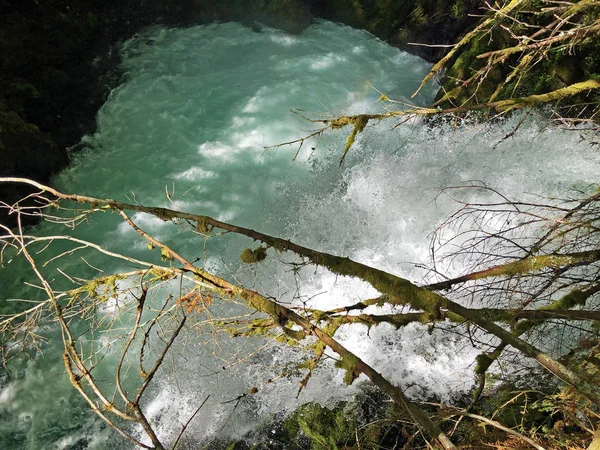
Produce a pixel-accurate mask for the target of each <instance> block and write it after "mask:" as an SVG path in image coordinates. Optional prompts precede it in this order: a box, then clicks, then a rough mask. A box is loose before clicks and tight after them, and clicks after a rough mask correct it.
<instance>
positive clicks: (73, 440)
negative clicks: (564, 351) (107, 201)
mask: <svg viewBox="0 0 600 450" xmlns="http://www.w3.org/2000/svg"><path fill="white" fill-rule="evenodd" d="M122 51H123V54H124V62H123V65H124V72H125V75H124V79H123V82H122V84H121V85H120V86H119V87H118V88H116V89H115V90H114V91H113V92H112V93H111V95H110V98H109V99H108V101H107V102H106V104H105V105H104V106H103V107H102V109H101V110H100V111H99V113H98V131H97V133H96V134H94V135H93V136H86V137H85V138H84V139H83V142H84V144H85V146H86V147H87V150H86V151H84V152H83V153H81V154H79V155H77V157H76V163H75V164H73V165H72V166H71V167H69V168H68V169H66V170H65V171H63V172H62V173H61V174H60V175H58V176H57V177H56V180H55V185H56V187H57V188H58V189H60V190H62V191H63V192H80V193H85V194H87V195H92V196H98V197H109V198H116V199H121V200H125V201H131V202H138V203H141V204H145V205H157V206H166V207H172V208H180V209H181V210H184V211H188V212H194V213H201V214H206V215H210V216H213V217H215V218H217V219H219V220H226V221H229V222H232V223H235V224H239V225H243V226H246V227H249V228H255V229H259V230H261V231H264V232H267V233H272V234H275V235H278V236H283V237H289V238H291V239H292V240H294V241H296V242H299V243H302V244H305V245H308V246H312V247H314V248H317V249H320V250H325V251H331V252H335V253H336V254H341V255H345V256H349V257H351V258H353V259H357V260H360V261H361V262H365V263H368V264H371V265H375V266H377V267H381V268H383V269H385V270H388V271H390V272H394V273H397V274H400V275H402V276H405V277H408V278H410V279H413V280H415V281H419V280H420V279H421V277H422V272H421V271H420V270H419V269H418V268H417V267H416V264H423V263H425V262H427V259H428V252H429V234H430V233H431V231H432V230H434V229H435V226H436V225H437V224H438V223H439V222H440V221H441V219H442V218H443V217H444V216H445V215H447V214H448V213H449V212H450V211H452V209H453V208H455V207H456V205H453V204H452V203H451V202H449V201H448V200H447V199H438V200H437V201H435V200H434V199H435V198H436V194H437V188H439V187H441V186H449V185H457V184H463V183H467V182H469V181H471V180H481V181H484V182H486V183H488V184H490V185H492V186H494V187H497V188H498V189H501V190H502V191H503V192H505V193H507V194H509V195H519V196H522V195H523V193H526V194H525V197H526V196H527V195H528V194H527V193H529V194H541V195H557V194H560V193H564V192H568V191H569V190H570V189H578V188H586V187H587V186H588V185H590V184H592V183H598V182H599V181H600V175H599V174H600V170H599V169H600V157H599V156H598V152H597V151H594V150H593V149H590V148H589V147H588V146H586V144H585V143H578V142H577V141H576V140H575V139H574V136H573V134H572V133H571V132H566V131H561V130H559V129H557V128H554V127H553V126H552V124H549V123H546V122H544V121H542V120H540V119H537V118H533V119H530V120H528V121H527V122H526V123H525V124H524V125H523V126H522V127H521V129H520V130H519V132H518V133H517V134H516V136H515V137H514V138H510V139H507V140H506V141H503V142H502V143H500V144H498V143H499V142H500V141H501V140H502V138H503V137H504V136H506V135H507V134H508V133H509V132H510V131H511V130H512V129H513V128H514V127H515V126H516V125H517V123H518V122H519V118H514V119H510V120H509V121H507V122H506V123H504V124H502V125H498V124H494V125H469V126H465V127H461V128H458V129H454V128H453V127H452V126H450V125H438V126H431V125H424V124H423V123H422V122H421V121H419V120H412V121H410V122H408V123H406V124H404V125H402V126H400V127H398V128H394V129H393V126H394V125H395V123H393V122H392V123H385V122H384V123H380V124H369V126H367V128H366V130H365V131H364V133H363V134H361V135H360V136H359V137H358V139H357V142H356V144H355V146H354V147H353V148H352V150H351V151H350V153H349V155H348V158H347V159H346V161H345V163H344V166H343V167H342V168H340V167H339V158H340V156H341V154H342V151H343V147H344V142H345V139H346V136H347V133H348V132H349V130H339V131H336V132H331V133H328V134H326V135H325V136H323V137H322V138H320V139H317V140H313V141H311V142H307V143H305V144H304V145H303V147H302V149H301V151H300V153H299V154H298V156H297V158H295V159H294V156H295V154H296V151H297V146H282V147H278V148H268V147H269V146H272V145H276V144H279V143H282V142H287V141H290V140H293V139H295V138H298V137H302V136H304V135H306V134H309V133H310V131H311V130H312V129H314V125H313V124H309V123H307V122H306V121H304V120H303V119H301V118H299V117H298V116H296V115H293V114H291V113H290V109H291V108H300V109H303V110H306V111H310V112H314V113H319V114H325V115H327V114H331V113H336V114H339V113H347V114H349V113H358V112H367V111H380V110H381V108H382V105H381V103H380V102H377V99H378V97H379V95H380V94H379V92H377V91H376V90H375V89H374V88H373V87H375V88H376V89H377V90H379V91H381V92H384V93H385V94H386V95H388V96H389V97H390V98H393V99H395V100H398V101H402V102H408V101H409V98H410V94H411V93H412V92H414V90H415V89H416V87H418V85H419V83H420V80H421V79H422V77H423V76H424V75H425V74H426V73H427V70H428V67H429V66H428V65H427V64H426V63H425V62H423V61H422V60H420V59H419V58H416V57H414V56H411V55H408V54H406V53H403V52H401V51H399V50H398V49H395V48H391V47H389V46H387V45H386V44H385V43H383V42H381V41H379V40H377V39H375V38H374V37H372V36H371V35H369V34H368V33H366V32H363V31H359V30H353V29H351V28H348V27H344V26H340V25H336V24H332V23H317V24H314V25H313V26H311V27H309V28H308V29H307V30H305V31H304V32H303V33H302V34H300V35H298V36H288V35H285V34H283V33H281V32H279V31H277V30H271V29H265V30H264V31H263V32H261V33H254V32H252V31H251V30H250V29H249V28H246V27H243V26H241V25H239V24H234V23H226V24H214V25H209V26H201V27H190V28H185V29H164V28H154V29H150V30H147V31H145V32H143V33H140V34H139V35H138V36H136V37H134V38H133V39H132V40H130V41H128V42H127V43H125V45H124V46H123V49H122ZM434 94H435V86H431V87H429V88H428V89H426V90H425V91H424V92H423V93H422V95H421V96H420V97H419V98H417V99H415V101H416V102H417V104H422V105H425V104H428V103H429V102H430V101H431V99H432V98H433V96H434ZM496 144H498V145H496ZM133 219H134V220H135V221H136V223H137V224H138V225H140V226H141V227H142V228H144V229H145V230H146V231H148V232H151V233H152V234H153V235H154V236H155V237H156V238H158V239H159V240H162V241H164V242H165V243H167V244H168V245H171V246H173V248H177V249H179V250H180V251H181V252H182V253H183V254H184V255H185V256H186V257H188V258H190V259H192V260H194V259H199V260H200V261H201V263H202V264H203V265H204V266H205V267H207V268H210V269H212V270H215V271H216V272H218V273H220V274H222V275H223V276H226V277H228V278H230V279H235V280H241V281H243V282H245V283H246V284H247V285H249V287H251V288H253V289H257V290H260V291H261V292H263V293H265V294H268V295H272V296H274V297H277V298H278V299H280V300H281V301H295V302H298V301H300V300H302V301H306V302H309V303H310V304H313V305H315V306H320V307H324V306H328V307H333V306H340V305H343V304H348V303H354V302H356V301H357V300H360V299H365V298H370V297H372V296H374V295H376V293H375V292H374V291H373V290H372V289H371V288H369V287H368V286H366V285H365V284H364V283H359V282H356V281H353V280H347V279H340V278H337V277H335V276H333V275H331V274H329V273H327V272H326V271H322V270H314V269H312V268H309V269H306V270H303V271H301V272H300V273H296V272H294V271H292V270H291V269H290V267H289V266H286V265H282V264H281V262H289V261H292V258H291V257H287V256H286V255H281V256H275V257H270V258H268V260H267V261H266V262H264V263H262V264H259V265H258V266H252V267H241V264H240V263H239V254H240V251H241V250H242V249H243V248H245V247H248V246H251V245H252V243H251V242H249V240H246V239H242V238H235V237H230V236H224V237H222V238H219V239H213V240H209V241H208V242H206V243H205V242H204V241H203V240H201V239H199V238H198V236H197V235H195V234H192V233H189V232H187V231H185V230H183V229H182V228H177V227H172V226H169V225H168V224H166V223H164V222H162V221H160V220H158V219H156V218H153V217H150V216H147V215H144V214H135V215H134V216H133ZM36 232H39V233H45V234H53V233H56V234H58V233H61V234H62V233H66V230H64V229H62V228H61V227H60V226H58V225H41V226H39V227H37V228H36ZM74 233H75V234H76V235H77V236H78V237H80V238H82V239H88V240H90V241H93V242H95V243H98V244H101V245H102V246H104V247H105V248H108V249H109V250H113V251H120V252H127V253H128V254H131V255H132V256H134V257H136V258H143V259H146V260H153V261H155V262H160V256H159V255H158V254H157V252H154V253H152V252H149V251H148V249H147V248H146V243H145V242H144V241H143V240H141V239H139V238H138V236H137V235H136V234H135V233H134V232H133V231H132V230H130V229H129V228H128V226H127V225H126V224H123V223H121V220H120V218H119V217H118V216H116V215H110V214H104V215H100V216H98V217H94V218H93V219H92V220H91V221H90V222H89V223H85V224H83V225H82V226H80V227H79V228H78V229H77V230H76V231H75V232H74ZM55 251H58V250H55ZM84 255H85V260H86V262H88V263H89V265H87V264H83V263H82V260H81V259H80V258H79V255H76V256H74V257H71V258H68V259H63V260H62V261H61V263H60V268H61V269H62V270H63V271H65V272H66V273H68V274H69V275H70V276H74V275H77V276H82V277H86V276H92V275H94V270H93V269H92V268H91V266H94V267H102V268H103V269H104V270H107V271H108V270H110V271H123V270H125V269H126V266H125V265H123V264H122V263H116V262H114V261H111V260H108V259H107V258H105V257H103V256H101V255H98V254H95V253H94V252H86V253H84ZM55 269H56V267H52V266H50V267H49V268H47V273H48V274H49V276H52V277H55V278H56V279H57V282H59V281H58V280H59V279H61V278H62V277H61V276H60V275H59V274H57V273H56V272H55ZM456 270H458V271H459V270H460V268H457V269H456ZM27 273H28V272H27V268H26V266H25V265H19V263H14V264H11V265H10V266H8V267H7V268H6V269H3V271H2V272H0V277H2V285H1V286H2V287H1V288H0V289H2V291H0V294H1V295H0V302H2V301H3V300H4V299H5V298H9V299H14V298H40V294H39V293H36V292H35V291H33V290H31V289H28V288H26V287H23V281H24V280H25V279H27V278H28V276H29V275H27ZM60 282H64V281H60ZM171 289H176V286H171ZM12 304H13V303H10V304H8V307H9V308H10V307H12ZM4 307H5V308H6V307H7V306H6V305H4ZM223 308H225V309H226V308H228V307H223ZM215 311H216V312H226V311H224V310H223V309H218V308H217V309H216V310H215ZM99 314H118V308H116V309H115V310H111V311H101V312H99ZM123 321H124V322H127V319H126V318H125V319H123ZM44 333H46V334H49V335H52V334H53V333H55V330H53V329H52V327H48V329H46V330H44ZM339 337H340V339H342V340H343V341H344V342H346V343H347V344H348V345H349V346H351V348H352V349H354V350H355V351H356V352H357V353H358V354H359V355H361V356H363V357H364V358H365V359H366V360H367V361H368V362H370V363H372V364H373V365H374V366H375V367H376V368H377V369H378V370H380V371H381V372H383V373H384V375H386V376H388V377H389V378H390V379H391V380H392V381H394V382H395V383H398V384H400V385H403V386H409V385H414V383H418V385H419V386H421V388H422V389H421V388H419V387H418V386H413V387H411V388H410V389H409V393H411V394H412V395H421V394H422V393H423V392H426V393H437V394H439V395H441V396H442V397H444V396H446V397H447V396H449V395H450V393H452V392H454V393H457V392H464V391H466V390H468V389H469V388H470V386H471V385H472V382H473V374H472V369H469V367H470V366H471V364H472V362H473V358H474V356H475V355H476V354H477V353H478V352H477V351H476V350H474V349H473V350H464V349H463V347H464V343H462V342H461V341H460V340H459V339H458V338H452V337H449V336H446V335H437V334H436V333H434V334H433V335H432V336H430V335H428V334H427V333H426V330H424V329H422V328H421V327H419V326H416V325H415V326H411V327H407V328H406V329H405V330H404V331H403V332H402V333H390V330H389V329H388V328H387V327H385V326H381V327H378V328H375V329H372V330H371V331H370V333H369V334H368V335H367V332H366V329H356V328H354V329H352V330H351V329H346V328H344V329H342V330H340V332H339ZM206 340H208V338H207V337H206V336H200V337H199V338H198V339H197V340H195V339H191V338H188V339H187V340H186V342H185V344H183V343H182V344H181V346H180V347H177V348H176V352H175V353H176V354H177V355H178V356H177V357H176V358H175V359H174V362H173V364H172V365H170V366H169V367H170V368H169V370H165V371H164V372H161V374H160V377H158V379H157V381H156V382H155V383H154V385H153V388H152V391H151V392H150V393H149V394H148V400H147V403H146V404H145V408H146V410H147V412H148V415H149V416H150V417H151V419H152V421H153V423H154V424H155V427H156V429H157V430H158V433H159V435H160V436H161V438H163V439H165V441H166V442H169V441H171V442H172V441H173V439H174V438H175V437H176V436H177V433H178V428H177V427H175V426H174V424H176V423H185V421H186V420H187V419H188V418H189V417H190V415H191V414H192V413H193V411H194V410H195V408H196V407H197V406H198V405H199V403H200V402H201V401H202V400H203V399H204V398H205V397H206V396H207V395H208V394H211V401H210V402H209V404H208V405H207V406H206V408H204V409H203V410H202V417H201V418H199V419H198V420H195V421H194V422H192V423H191V424H190V428H189V432H188V434H187V435H186V436H187V438H186V439H187V440H186V442H185V444H186V445H188V446H189V447H190V448H193V446H194V445H195V444H197V443H198V442H202V441H204V440H205V439H206V438H207V437H210V436H213V435H215V434H216V433H221V434H223V435H227V436H232V435H239V434H241V433H243V432H245V431H247V430H250V429H252V428H253V427H255V426H256V424H257V423H259V422H260V421H261V420H262V419H264V418H265V417H268V415H269V414H275V413H279V412H284V411H288V410H290V409H291V408H293V407H294V406H295V405H297V404H299V403H301V402H305V401H310V400H315V399H316V400H319V401H323V402H331V401H335V400H336V399H338V398H343V397H345V396H348V395H351V394H352V392H354V391H353V389H355V388H354V387H352V388H346V387H345V386H343V384H342V382H341V378H342V375H341V374H339V373H338V372H337V371H336V370H334V369H333V368H331V367H325V368H323V369H322V370H321V371H318V372H317V373H316V374H315V376H314V377H313V379H312V380H311V383H310V384H309V387H308V388H307V389H306V390H305V391H304V392H303V393H302V395H301V396H300V398H299V399H295V395H296V391H297V386H298V385H297V383H298V381H299V380H300V379H301V378H302V377H295V378H294V377H292V378H284V379H281V380H279V381H277V382H274V383H267V382H266V380H268V379H270V378H276V377H277V376H278V375H279V374H280V373H281V372H282V370H283V367H285V366H286V364H288V363H289V361H291V360H293V359H294V357H297V354H296V353H294V351H290V350H289V349H286V348H282V347H280V346H278V345H276V344H269V345H268V346H267V347H265V348H264V349H262V350H261V351H259V352H257V353H256V354H255V355H254V356H253V357H251V358H248V360H246V361H244V363H243V364H242V363H240V364H238V365H236V366H234V367H233V368H232V369H231V370H224V371H220V373H219V375H218V376H212V375H211V374H212V373H213V372H214V371H219V367H221V366H222V365H223V361H226V362H229V361H233V360H235V358H236V357H235V356H234V355H236V354H245V355H247V354H249V353H250V352H252V351H254V349H256V347H257V346H258V345H259V344H257V343H256V342H250V343H249V342H239V341H233V342H231V341H225V340H224V341H221V342H220V347H219V348H220V350H219V351H222V352H223V353H222V354H220V355H218V356H219V357H220V358H221V359H219V358H215V355H214V351H215V350H214V347H213V346H212V345H210V344H206V343H205V341H206ZM459 349H460V356H457V354H458V352H459ZM42 350H43V353H42V354H37V355H36V354H34V355H32V357H31V358H30V359H27V358H25V357H23V358H21V359H20V360H16V361H14V362H13V363H12V366H11V367H12V369H13V373H12V376H11V377H9V376H7V375H5V376H4V377H3V378H2V379H1V380H0V383H1V385H0V388H1V390H0V448H2V449H21V448H27V449H50V448H52V449H53V448H90V449H92V448H94V449H104V448H114V447H115V446H116V445H117V444H116V443H117V442H120V441H119V439H118V438H116V437H115V436H114V435H113V434H112V432H110V431H107V430H106V429H105V428H104V427H103V425H102V424H101V423H100V422H99V421H98V420H97V419H95V418H94V417H93V416H92V415H91V413H89V412H88V408H87V406H86V405H85V404H84V402H83V401H81V400H80V399H79V397H78V394H77V393H76V392H75V391H74V390H73V389H72V388H71V387H70V385H69V384H68V380H67V379H66V376H65V374H64V369H63V368H62V360H61V359H60V357H59V354H60V352H61V350H57V347H55V346H54V344H45V345H44V346H43V347H42ZM175 360H176V363H177V364H175ZM113 364H114V362H113ZM175 366H177V369H176V370H175V369H174V367H175ZM326 366H327V364H326ZM110 368H111V366H110V359H109V361H108V363H107V365H106V367H105V368H104V369H103V370H105V371H106V372H103V373H106V374H109V373H110ZM399 368H402V369H401V370H400V369H399ZM107 376H108V375H107ZM252 386H260V387H261V390H260V392H259V393H258V394H257V395H255V396H253V397H252V398H250V399H248V400H245V401H244V402H242V403H240V404H239V406H238V407H237V409H236V410H235V411H233V405H232V404H231V403H225V402H226V401H228V400H231V399H235V398H236V397H237V396H238V395H240V394H242V393H244V392H246V391H247V390H248V389H249V388H250V387H252ZM125 447H127V446H125Z"/></svg>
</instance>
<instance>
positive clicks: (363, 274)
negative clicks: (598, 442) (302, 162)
mask: <svg viewBox="0 0 600 450" xmlns="http://www.w3.org/2000/svg"><path fill="white" fill-rule="evenodd" d="M2 182H20V183H28V184H31V185H33V186H35V187H37V188H39V189H41V191H42V192H46V193H51V194H52V195H54V196H55V197H57V198H58V199H63V200H73V201H78V202H80V203H88V204H91V205H94V208H100V209H112V210H115V211H118V212H120V213H122V214H123V212H124V211H126V210H129V211H136V212H146V213H149V214H153V215H154V216H156V217H158V218H160V219H162V220H173V219H183V220H187V221H189V222H190V223H193V224H194V228H196V226H197V224H199V223H202V224H205V225H210V226H211V227H213V228H218V229H222V230H225V231H229V232H232V233H236V234H240V235H244V236H247V237H249V238H252V239H254V240H257V241H260V242H262V243H263V244H266V245H267V246H269V247H273V248H275V249H277V250H279V251H291V252H293V253H295V254H297V255H299V256H301V257H304V258H306V259H308V260H309V261H310V262H312V263H313V264H316V265H319V266H323V267H325V268H327V269H329V270H330V271H331V272H332V273H334V274H337V275H343V276H349V277H356V278H360V279H362V280H364V281H367V282H368V283H370V284H371V285H372V286H373V287H374V288H375V289H377V290H378V291H379V292H380V293H382V294H385V295H387V298H388V303H390V304H396V305H408V306H410V307H411V308H413V309H415V310H421V311H425V312H427V313H430V314H433V315H439V314H440V311H441V310H444V309H445V310H448V311H449V312H451V313H453V314H455V315H458V316H460V317H462V318H464V319H465V320H467V321H470V322H471V323H473V324H475V325H477V326H479V327H480V328H482V329H483V330H485V331H487V332H488V333H490V334H492V335H494V336H496V337H498V338H499V339H500V340H501V341H503V342H505V343H507V344H509V345H511V346H513V347H515V348H516V349H518V350H520V351H521V352H523V353H524V354H525V355H527V356H529V357H530V358H533V359H535V360H536V361H537V362H538V363H539V364H540V365H542V366H543V367H544V368H546V369H547V370H548V371H550V372H551V373H553V374H554V375H555V376H556V377H558V378H559V379H561V380H562V381H564V382H565V383H567V384H569V385H571V386H573V387H574V388H575V389H576V390H578V391H579V392H580V393H581V394H582V395H584V396H585V397H587V398H588V399H589V400H590V401H592V402H593V403H594V404H596V405H598V406H600V396H599V395H598V392H597V390H596V389H595V387H594V386H592V385H591V384H590V383H589V382H588V381H586V380H585V379H583V378H582V377H581V376H579V375H578V374H577V373H575V372H574V371H573V370H570V369H569V368H567V367H565V366H564V365H563V364H561V363H560V362H558V361H557V360H555V359H553V358H551V357H550V356H549V355H547V354H546V353H544V352H542V351H540V350H539V349H538V348H536V347H534V346H533V345H531V344H529V343H528V342H526V341H524V340H522V339H520V338H518V337H516V336H515V335H514V334H513V333H511V332H510V331H508V330H506V329H504V328H502V327H500V326H498V325H497V324H495V323H494V322H493V321H492V320H490V319H488V318H485V317H482V316H481V315H480V314H479V312H478V311H477V310H474V309H470V308H466V307H464V306H462V305H460V304H458V303H456V302H454V301H452V300H450V299H448V298H446V297H443V296H441V295H439V294H437V293H435V292H432V291H430V290H428V289H425V288H421V287H418V286H416V285H415V284H413V283H411V282H410V281H408V280H406V279H403V278H401V277H398V276H395V275H393V274H390V273H387V272H385V271H382V270H379V269H376V268H373V267H369V266H367V265H364V264H361V263H358V262H356V261H352V260H351V259H349V258H344V257H340V256H334V255H331V254H328V253H324V252H319V251H316V250H312V249H309V248H307V247H303V246H300V245H297V244H294V243H292V242H291V241H289V240H285V239H281V238H277V237H273V236H270V235H267V234H264V233H261V232H258V231H254V230H251V229H248V228H244V227H239V226H236V225H232V224H229V223H226V222H222V221H218V220H215V219H213V218H211V217H208V216H202V215H196V214H189V213H183V212H180V211H175V210H170V209H167V208H157V207H146V206H142V205H133V204H128V203H123V202H118V201H115V200H112V199H108V200H107V199H99V198H94V197H88V196H80V195H70V194H63V193H61V192H59V191H57V190H55V189H53V188H50V187H48V186H43V185H41V184H39V183H36V182H33V181H31V180H26V179H16V178H0V183H2ZM41 198H44V197H41ZM46 201H48V199H46ZM49 203H51V204H53V203H52V202H49ZM125 217H126V216H125ZM138 232H139V231H138ZM147 239H148V240H149V242H150V243H152V244H153V245H157V246H158V245H159V242H158V241H156V240H154V238H152V237H150V236H148V237H147ZM161 248H162V249H163V250H164V251H165V252H167V254H168V255H169V256H170V257H171V258H173V259H175V260H177V261H179V262H181V263H182V264H183V267H184V270H189V271H191V272H193V273H195V274H197V275H198V276H200V277H201V278H202V279H203V280H205V281H206V282H209V283H212V284H214V286H215V288H218V289H221V290H222V291H223V292H227V293H230V294H231V295H236V296H239V297H241V298H243V299H244V300H246V301H247V302H248V304H249V305H250V306H251V307H253V308H255V309H257V310H259V311H262V312H265V313H267V314H269V315H271V316H274V315H275V316H277V315H278V313H279V307H278V306H277V304H276V303H273V302H270V301H269V302H265V301H264V298H262V297H260V296H257V294H256V293H253V292H252V291H249V290H246V289H242V288H239V287H237V286H235V285H232V284H231V283H228V282H226V281H225V280H223V279H220V278H219V277H216V276H214V275H212V274H210V273H207V272H205V271H202V270H200V269H197V268H196V267H194V266H193V265H192V264H190V263H189V262H187V261H186V260H184V259H181V257H180V256H178V255H177V254H176V252H174V251H173V250H172V249H170V248H168V247H166V246H162V245H161ZM328 345H329V344H328Z"/></svg>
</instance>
